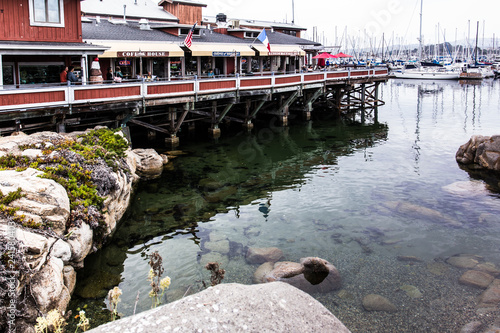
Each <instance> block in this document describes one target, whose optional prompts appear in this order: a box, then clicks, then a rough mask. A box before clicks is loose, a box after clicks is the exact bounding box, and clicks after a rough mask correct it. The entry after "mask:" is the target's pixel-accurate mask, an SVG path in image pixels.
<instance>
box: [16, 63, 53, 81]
mask: <svg viewBox="0 0 500 333" xmlns="http://www.w3.org/2000/svg"><path fill="white" fill-rule="evenodd" d="M61 68H62V65H19V76H20V83H21V84H37V83H56V82H59V72H60V71H61Z"/></svg>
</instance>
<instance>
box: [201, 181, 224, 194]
mask: <svg viewBox="0 0 500 333" xmlns="http://www.w3.org/2000/svg"><path fill="white" fill-rule="evenodd" d="M223 186H224V184H222V183H221V182H219V181H217V180H214V179H212V178H203V179H201V180H200V181H199V182H198V187H199V188H200V189H201V190H202V191H210V192H211V191H216V190H218V189H220V188H222V187H223Z"/></svg>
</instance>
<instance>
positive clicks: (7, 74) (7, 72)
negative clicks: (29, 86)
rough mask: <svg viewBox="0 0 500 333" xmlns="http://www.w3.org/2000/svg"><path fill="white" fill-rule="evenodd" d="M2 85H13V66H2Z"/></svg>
mask: <svg viewBox="0 0 500 333" xmlns="http://www.w3.org/2000/svg"><path fill="white" fill-rule="evenodd" d="M2 73H3V84H4V85H9V84H14V66H13V65H3V66H2Z"/></svg>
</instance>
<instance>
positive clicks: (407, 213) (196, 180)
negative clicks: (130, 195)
mask: <svg viewBox="0 0 500 333" xmlns="http://www.w3.org/2000/svg"><path fill="white" fill-rule="evenodd" d="M498 95H499V85H498V82H490V81H485V82H484V83H483V85H480V86H468V85H460V84H459V83H458V82H436V83H434V84H429V83H428V82H427V83H424V82H420V81H414V80H407V81H400V80H391V81H389V82H388V83H387V84H386V85H384V86H383V87H382V89H381V96H383V97H384V100H385V101H386V105H384V106H382V107H380V108H379V121H380V124H378V123H374V124H360V123H349V122H346V123H343V122H338V123H335V122H331V121H313V122H309V123H307V124H299V125H297V126H290V127H289V128H279V127H275V126H270V127H263V128H260V129H255V132H254V133H253V134H249V135H248V134H245V133H240V134H238V135H235V136H232V137H230V138H221V139H219V141H218V142H217V143H207V142H197V143H196V142H195V143H187V142H183V144H184V147H181V149H183V150H184V151H186V152H188V153H189V154H188V155H186V156H182V157H179V158H177V159H175V160H174V161H173V166H172V170H170V171H168V172H165V174H164V176H163V177H162V178H161V179H159V180H155V181H151V182H147V183H142V184H141V186H140V188H139V189H138V191H137V195H136V197H135V199H134V202H133V204H132V206H131V209H130V214H129V216H128V217H127V218H126V219H125V220H124V221H123V222H122V223H121V224H120V226H119V228H118V230H117V231H116V234H115V236H114V239H113V240H112V241H111V243H110V244H109V245H108V246H107V247H105V248H104V249H102V250H101V251H99V252H98V253H96V254H94V255H92V256H91V257H89V258H88V259H87V260H86V262H85V268H84V269H83V270H82V271H81V272H79V277H78V287H77V290H76V291H75V296H74V299H73V303H72V304H73V306H74V308H75V309H76V308H77V307H78V306H82V304H88V305H89V307H93V308H97V309H100V308H101V307H102V306H103V297H104V296H105V293H106V292H107V290H109V289H110V288H112V287H113V286H114V285H117V284H119V286H120V288H121V289H122V290H124V293H123V295H122V303H121V304H120V312H122V313H123V314H124V315H130V314H132V313H133V309H134V306H135V300H136V297H137V294H138V293H139V294H140V295H141V297H140V299H139V301H138V303H137V309H138V311H143V310H146V309H148V308H149V306H150V304H151V302H150V300H149V299H148V297H147V294H148V292H149V289H148V288H149V285H148V282H147V280H146V277H147V272H148V269H149V268H148V265H147V255H148V254H150V253H152V251H159V253H160V254H161V255H162V257H163V260H164V264H165V272H166V274H167V275H169V276H170V277H171V278H172V285H171V287H170V289H169V291H168V292H167V293H166V294H167V299H166V300H164V301H173V300H176V299H179V298H181V297H183V295H184V294H185V293H186V292H188V293H192V292H195V291H198V290H201V289H202V283H201V281H202V280H205V281H207V278H208V272H207V271H206V270H204V269H203V267H204V264H206V262H208V261H217V262H220V263H221V264H222V267H223V268H224V269H225V270H226V272H227V273H226V278H225V280H224V282H238V283H245V284H250V283H253V282H252V279H253V273H254V272H255V270H256V269H257V267H258V265H253V264H249V263H247V262H246V260H245V253H246V251H247V249H248V248H249V247H278V248H279V249H281V250H282V251H283V253H284V258H283V260H286V261H294V262H298V261H299V260H300V258H303V257H308V256H315V257H316V256H317V257H320V258H324V259H326V260H328V261H330V262H332V263H333V264H334V265H335V266H336V267H337V268H338V270H339V272H340V274H341V276H342V280H343V286H342V290H339V291H335V292H329V293H325V294H315V295H313V296H314V297H316V298H317V299H318V300H319V301H320V302H322V303H323V304H324V305H325V306H326V307H327V308H329V309H330V310H331V311H332V312H333V313H334V314H335V315H336V316H337V317H339V318H340V319H341V320H342V321H343V322H344V323H345V324H346V326H347V327H348V328H349V329H350V330H351V331H352V332H452V331H458V330H459V329H460V328H461V327H462V325H464V324H465V323H467V322H471V321H474V320H479V321H481V322H483V323H484V324H485V325H486V324H488V323H489V322H491V321H492V320H494V319H495V316H489V317H487V316H480V315H477V312H476V303H475V301H474V300H475V299H476V298H477V297H478V296H479V294H480V293H481V290H479V289H476V288H472V287H462V286H460V287H458V280H459V278H460V276H461V275H462V274H463V273H464V271H465V270H464V269H462V268H459V267H456V266H453V265H451V264H450V263H449V261H448V258H449V257H451V256H454V255H458V254H460V253H469V254H473V255H477V256H478V257H474V258H476V259H474V260H477V261H479V262H480V263H483V264H485V265H487V266H488V265H496V267H498V266H500V248H499V247H498V244H499V243H500V239H499V238H500V236H499V235H500V218H499V216H500V207H499V206H500V205H499V201H498V200H499V198H498V197H497V196H495V195H492V192H491V190H489V189H487V188H486V187H485V186H484V183H483V182H474V183H473V182H471V181H470V176H469V174H468V173H466V172H464V171H463V170H461V169H460V168H459V167H458V165H457V163H456V162H455V153H456V151H457V149H458V147H459V146H460V145H462V144H464V143H465V142H467V140H468V139H469V138H470V136H471V135H474V134H484V135H491V134H494V131H496V130H497V126H495V124H496V123H497V119H498V114H499V111H500V107H499V105H498V104H497V103H498V102H499V101H498V98H497V99H496V100H495V99H494V98H492V97H493V96H498ZM415 108H416V111H415ZM415 113H416V114H415ZM413 121H415V123H413ZM409 128H415V130H409ZM472 184H473V186H472ZM464 186H465V189H466V190H463V187H464ZM467 186H470V188H468V187H467ZM493 189H494V188H493ZM271 207H272V208H271ZM487 263H488V264H487ZM488 267H491V266H488ZM368 294H379V295H383V296H384V297H386V298H388V299H389V300H390V301H391V303H393V304H394V305H395V306H396V307H397V308H398V312H396V313H391V314H386V313H384V312H379V313H370V312H366V311H365V310H364V308H363V306H362V300H363V298H364V297H365V296H366V295H368ZM92 299H95V301H92ZM98 312H99V311H95V315H94V316H93V317H92V318H99V315H98ZM99 320H100V319H97V321H99ZM102 320H109V319H102Z"/></svg>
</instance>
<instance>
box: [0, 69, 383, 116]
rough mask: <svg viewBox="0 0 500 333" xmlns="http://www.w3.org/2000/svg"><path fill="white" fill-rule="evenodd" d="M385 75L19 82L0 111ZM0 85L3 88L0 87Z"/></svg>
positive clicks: (0, 94) (4, 94) (2, 99)
mask: <svg viewBox="0 0 500 333" xmlns="http://www.w3.org/2000/svg"><path fill="white" fill-rule="evenodd" d="M385 76H388V71H387V69H385V68H373V69H372V68H370V69H359V70H351V69H347V70H337V71H324V72H306V73H294V74H282V75H252V76H238V75H236V76H234V77H223V78H206V79H205V78H203V79H197V78H196V77H195V78H191V79H188V80H184V79H179V80H171V81H161V80H159V81H142V80H134V81H123V82H120V83H111V82H102V83H92V82H88V83H86V84H76V85H60V84H59V85H39V86H35V85H20V86H18V87H12V86H4V87H0V112H9V111H23V110H28V109H41V108H51V107H70V106H78V105H83V104H92V103H103V102H104V103H105V102H117V101H128V100H148V99H157V98H169V97H172V98H174V97H180V96H187V97H189V96H201V95H207V94H216V93H223V92H234V91H246V90H259V89H261V90H262V89H271V88H272V89H277V88H283V87H291V86H297V87H304V86H306V87H307V85H311V84H319V83H321V84H327V83H333V82H334V81H349V80H355V79H369V78H374V77H385ZM2 88H3V89H2Z"/></svg>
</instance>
